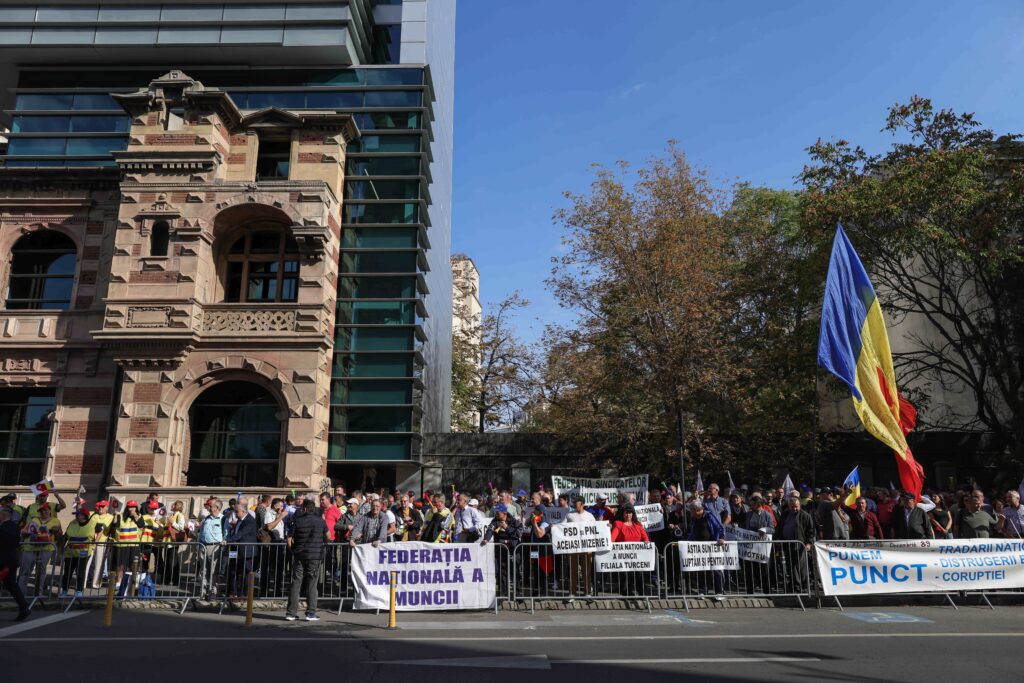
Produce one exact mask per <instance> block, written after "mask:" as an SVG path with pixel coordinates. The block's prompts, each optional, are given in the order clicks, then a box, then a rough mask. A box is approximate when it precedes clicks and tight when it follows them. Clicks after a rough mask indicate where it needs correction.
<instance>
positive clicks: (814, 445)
mask: <svg viewBox="0 0 1024 683" xmlns="http://www.w3.org/2000/svg"><path fill="white" fill-rule="evenodd" d="M820 421H821V392H820V391H819V390H818V363H817V360H815V363H814V431H813V432H811V490H812V491H813V490H814V489H815V488H817V486H818V429H819V428H820V424H819V423H820Z"/></svg>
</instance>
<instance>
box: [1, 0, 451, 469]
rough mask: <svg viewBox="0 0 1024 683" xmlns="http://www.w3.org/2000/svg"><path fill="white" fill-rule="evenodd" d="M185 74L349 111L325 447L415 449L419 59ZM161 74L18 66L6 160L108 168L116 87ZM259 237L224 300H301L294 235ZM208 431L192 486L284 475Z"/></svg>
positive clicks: (244, 243)
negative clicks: (357, 133) (415, 63)
mask: <svg viewBox="0 0 1024 683" xmlns="http://www.w3.org/2000/svg"><path fill="white" fill-rule="evenodd" d="M139 9H142V8H139ZM310 11H313V10H310ZM186 71H187V73H188V74H189V75H190V76H192V77H193V78H196V79H197V80H199V81H202V82H203V83H204V85H206V86H208V87H219V88H222V89H224V90H226V91H228V92H229V94H230V96H231V97H232V99H233V100H234V101H235V103H236V104H237V105H238V106H239V108H240V109H245V110H253V109H259V108H264V107H281V108H284V109H293V110H303V109H307V110H317V109H333V110H341V111H346V112H349V113H351V114H352V115H353V117H354V119H355V121H356V123H357V125H358V126H359V128H360V130H361V131H362V133H363V134H362V136H361V138H359V139H357V140H355V141H353V142H352V143H351V144H350V145H349V148H348V151H347V155H346V163H345V171H346V178H347V181H346V183H345V186H344V197H343V200H344V201H343V208H342V234H341V249H342V253H341V263H340V273H339V278H338V292H337V294H338V299H337V309H336V328H335V335H334V339H335V349H334V353H335V356H334V362H333V366H332V376H333V378H334V379H333V381H332V384H331V391H330V397H331V422H330V428H329V440H330V445H329V457H330V459H331V460H336V461H337V460H409V459H418V456H419V453H418V444H419V434H418V432H419V429H420V415H421V407H420V399H421V396H420V394H421V393H422V391H421V389H422V385H421V384H420V382H421V379H420V378H421V375H422V368H423V356H422V355H421V353H422V350H423V348H424V343H425V341H426V337H425V334H424V324H425V320H424V318H425V316H426V312H427V307H426V306H425V305H424V298H425V296H426V293H427V291H426V287H425V280H424V274H425V273H426V272H427V269H426V265H427V264H426V259H425V256H424V255H425V254H426V253H427V249H428V248H429V246H430V245H429V243H428V242H427V234H428V233H429V226H430V220H429V215H428V214H429V208H428V207H429V205H430V195H429V189H428V188H429V185H430V183H431V177H430V172H429V168H430V163H431V156H430V144H431V143H430V140H431V137H432V133H431V130H430V125H431V121H432V118H433V114H432V109H431V102H432V101H433V93H432V91H431V87H430V84H429V80H428V78H427V75H426V71H425V69H424V68H422V67H417V68H407V67H401V68H391V67H378V68H373V67H359V68H348V69H305V70H298V69H290V68H281V69H267V70H255V69H253V70H248V69H239V70H228V69H218V70H213V69H187V70H186ZM165 72H166V69H163V70H161V69H153V70H139V71H120V72H105V73H103V72H99V73H97V72H94V71H90V72H83V73H82V74H81V78H79V75H78V74H75V73H73V72H68V71H62V72H55V71H45V70H39V71H25V72H23V73H22V74H21V76H20V80H19V88H18V91H17V93H16V103H15V110H14V111H11V112H9V114H10V115H11V118H12V121H13V122H14V123H13V125H12V132H11V133H10V146H9V149H8V155H7V157H6V159H4V163H5V164H6V165H8V166H51V167H53V166H56V167H67V166H77V165H92V166H103V165H113V159H112V157H111V156H110V152H111V151H112V150H119V149H125V148H126V146H127V133H126V131H127V129H128V125H129V120H128V117H127V116H125V115H124V112H123V111H122V110H121V109H120V107H119V106H118V105H117V104H116V102H115V101H114V100H113V99H112V98H111V97H110V93H111V92H131V91H134V90H137V89H138V88H141V87H145V86H146V85H147V84H148V83H149V81H150V80H152V79H153V78H156V77H158V76H160V75H162V74H163V73H165ZM264 161H266V164H265V168H263V167H261V169H260V170H259V173H258V176H259V179H272V178H280V177H287V168H286V166H287V161H286V157H285V161H284V163H285V168H283V169H282V168H281V167H280V163H281V161H282V160H281V159H277V158H271V157H270V156H267V157H266V159H265V160H264ZM261 234H262V233H257V232H251V234H249V235H248V236H247V237H246V238H243V239H242V240H240V241H239V242H238V243H236V245H235V247H234V248H233V249H232V250H231V253H230V254H229V255H228V256H227V258H226V263H224V264H223V267H224V268H225V269H226V270H225V272H226V275H227V277H226V281H225V283H226V288H225V299H226V300H228V301H249V302H288V301H294V300H295V296H296V287H297V281H298V278H297V268H298V262H297V260H296V259H295V258H294V257H292V256H291V255H292V254H293V253H294V251H293V250H292V248H291V246H292V245H293V244H294V243H292V242H290V241H282V238H281V237H280V235H281V233H274V232H273V231H269V232H267V234H266V235H264V237H266V238H267V239H266V240H264V241H266V242H267V244H266V245H265V246H266V249H262V250H261V247H260V245H259V244H255V243H254V240H257V238H260V235H261ZM270 238H273V239H270ZM260 239H262V238H260ZM271 242H273V244H271ZM445 262H447V261H446V259H445ZM69 282H70V281H69ZM442 295H444V294H443V293H442ZM232 410H241V408H240V407H238V406H235V407H234V408H232ZM225 420H227V418H225ZM229 423H230V421H227V422H225V424H229ZM211 430H212V431H211ZM203 433H204V434H205V436H203V438H202V439H201V441H200V442H196V441H195V440H194V441H193V450H192V452H193V456H192V458H193V461H192V462H193V465H192V468H194V469H190V472H189V482H190V483H201V482H206V481H209V482H210V483H211V485H212V483H213V479H214V478H216V477H220V478H221V480H223V478H224V477H228V478H229V479H231V481H239V482H241V481H244V482H246V485H251V484H252V482H255V481H259V480H261V479H262V478H265V477H271V472H272V471H273V472H274V473H276V461H275V462H274V463H273V468H271V465H272V464H271V463H270V462H269V461H267V462H250V461H249V457H250V456H246V458H237V457H233V456H232V457H228V456H229V455H232V454H235V455H237V453H239V452H241V451H240V450H239V449H240V448H241V446H237V444H235V441H232V439H235V440H237V439H236V438H235V437H229V436H228V435H227V433H226V432H223V430H222V431H221V432H218V431H217V430H216V429H213V428H212V427H211V429H208V430H205V432H203ZM264 437H265V438H264ZM193 439H195V436H193ZM245 439H248V441H246V444H248V446H246V448H247V449H248V450H246V452H247V453H262V452H263V451H264V450H265V449H263V448H262V447H259V445H258V444H256V447H252V446H253V444H249V441H252V440H253V439H256V440H257V441H259V439H264V440H265V441H266V442H267V443H269V442H270V441H271V440H273V436H272V435H264V436H259V435H257V436H253V435H249V436H246V437H245ZM253 443H255V442H253ZM260 443H263V442H262V441H261V442H260ZM239 460H245V462H236V461H239ZM213 463H215V464H213ZM225 468H227V469H225ZM275 476H276V475H275ZM197 478H198V479H197ZM225 485H227V484H225ZM231 485H234V484H231Z"/></svg>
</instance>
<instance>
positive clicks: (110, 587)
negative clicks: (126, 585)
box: [103, 571, 117, 626]
mask: <svg viewBox="0 0 1024 683" xmlns="http://www.w3.org/2000/svg"><path fill="white" fill-rule="evenodd" d="M115 576H117V572H116V571H112V572H110V574H108V575H107V607H106V609H105V610H103V625H104V626H110V625H111V624H112V623H113V622H114V584H115V582H116V579H115V578H114V577H115Z"/></svg>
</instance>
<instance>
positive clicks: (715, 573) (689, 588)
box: [661, 540, 815, 609]
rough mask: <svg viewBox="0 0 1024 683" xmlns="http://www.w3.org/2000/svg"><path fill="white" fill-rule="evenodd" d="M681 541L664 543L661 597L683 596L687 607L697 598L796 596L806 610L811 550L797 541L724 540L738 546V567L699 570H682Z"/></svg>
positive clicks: (810, 595) (809, 588)
mask: <svg viewBox="0 0 1024 683" xmlns="http://www.w3.org/2000/svg"><path fill="white" fill-rule="evenodd" d="M683 543H685V541H674V542H672V543H669V544H668V545H666V546H665V548H664V550H663V551H662V555H661V565H662V576H664V577H665V585H664V597H665V598H671V599H682V600H683V605H684V606H685V607H686V608H687V609H689V602H688V601H689V600H690V599H692V598H698V597H705V598H711V599H716V598H719V599H724V598H730V597H731V598H738V597H745V598H783V597H791V598H796V599H797V601H798V602H799V603H800V608H801V609H806V607H805V605H804V598H807V599H808V600H810V599H812V598H813V595H814V594H813V593H812V589H813V588H814V580H813V579H814V576H815V574H813V573H812V570H811V565H812V564H813V563H812V562H811V553H810V552H808V551H807V550H806V549H805V548H804V544H803V543H801V542H800V541H783V540H778V541H776V540H773V541H771V542H770V543H769V542H767V541H727V543H734V544H736V546H737V554H738V555H739V557H740V563H739V568H737V569H733V570H721V569H711V570H701V571H683V567H682V566H681V564H680V562H681V555H680V551H679V547H680V545H681V544H683ZM766 549H767V550H768V552H767V553H766V552H765V550H766ZM766 555H767V557H765V556H766Z"/></svg>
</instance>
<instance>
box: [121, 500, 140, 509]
mask: <svg viewBox="0 0 1024 683" xmlns="http://www.w3.org/2000/svg"><path fill="white" fill-rule="evenodd" d="M124 506H125V507H126V508H137V507H139V501H137V500H129V501H128V502H127V503H125V504H124Z"/></svg>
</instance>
